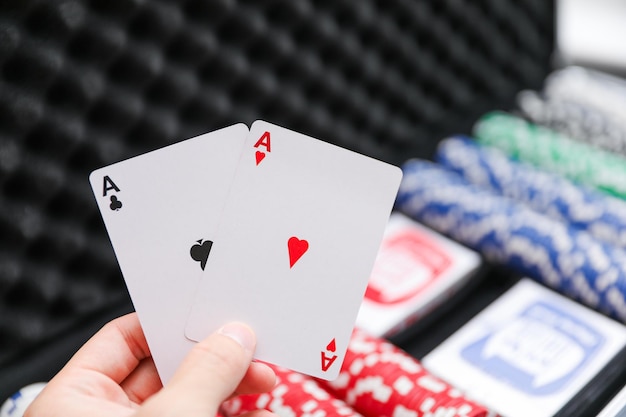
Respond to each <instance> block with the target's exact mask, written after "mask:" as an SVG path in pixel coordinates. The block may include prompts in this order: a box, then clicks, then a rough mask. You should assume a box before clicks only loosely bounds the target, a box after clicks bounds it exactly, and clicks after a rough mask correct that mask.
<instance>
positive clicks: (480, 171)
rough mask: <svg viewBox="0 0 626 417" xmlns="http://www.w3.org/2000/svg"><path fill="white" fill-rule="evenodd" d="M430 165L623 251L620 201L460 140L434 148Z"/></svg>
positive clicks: (624, 205)
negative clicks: (437, 163) (437, 164)
mask: <svg viewBox="0 0 626 417" xmlns="http://www.w3.org/2000/svg"><path fill="white" fill-rule="evenodd" d="M435 159H436V160H437V162H439V163H440V164H441V165H443V166H445V167H446V168H448V169H450V170H452V171H454V172H456V173H457V174H459V175H460V176H462V177H463V179H465V180H466V181H468V182H469V183H472V184H475V185H478V186H481V187H484V188H487V189H489V190H491V191H493V192H495V193H497V194H499V195H503V196H505V197H510V198H513V199H515V200H517V201H519V202H521V203H524V204H526V205H528V206H529V207H531V208H533V209H534V210H536V211H538V212H540V213H543V214H545V215H547V216H549V217H551V218H553V219H555V220H559V221H563V222H567V223H569V224H571V225H572V226H573V227H575V228H577V229H581V230H584V231H586V232H588V233H589V234H591V235H592V236H594V237H595V238H597V239H600V240H603V241H605V242H607V243H609V244H612V245H616V246H619V247H622V248H626V201H624V200H622V199H618V198H615V197H611V196H609V195H607V194H604V193H600V192H598V191H595V190H593V189H590V188H586V187H584V186H582V185H577V184H575V183H573V182H571V181H569V180H567V179H565V178H563V177H561V176H558V175H555V174H552V173H548V172H545V171H541V170H539V169H537V168H535V167H534V166H532V165H529V164H524V163H521V162H518V161H514V160H512V159H510V158H509V157H507V156H506V155H505V154H504V153H503V152H501V151H499V150H498V149H495V148H490V147H485V146H482V145H479V144H478V143H476V142H475V141H473V140H472V139H470V138H468V137H466V136H457V137H452V138H448V139H446V140H443V141H442V142H440V144H439V147H438V149H437V153H436V155H435Z"/></svg>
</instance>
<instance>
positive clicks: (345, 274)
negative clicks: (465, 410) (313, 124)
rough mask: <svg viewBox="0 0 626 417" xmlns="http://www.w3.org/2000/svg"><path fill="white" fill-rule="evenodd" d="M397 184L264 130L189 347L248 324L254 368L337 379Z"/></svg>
mask: <svg viewBox="0 0 626 417" xmlns="http://www.w3.org/2000/svg"><path fill="white" fill-rule="evenodd" d="M401 177H402V172H401V170H400V169H399V168H398V167H395V166H393V165H389V164H387V163H384V162H381V161H378V160H375V159H373V158H370V157H367V156H364V155H361V154H358V153H355V152H352V151H349V150H346V149H343V148H340V147H337V146H335V145H331V144H329V143H326V142H323V141H320V140H317V139H314V138H311V137H309V136H306V135H303V134H300V133H296V132H293V131H291V130H288V129H285V128H282V127H280V126H276V125H273V124H270V123H268V122H265V121H256V122H255V123H254V124H253V125H252V127H251V129H250V133H249V134H248V136H247V139H246V141H245V143H244V145H243V151H242V153H241V157H240V159H239V162H238V168H237V172H236V174H235V177H234V180H233V182H232V186H231V190H230V193H229V196H228V197H227V199H226V203H225V205H224V210H223V216H222V217H221V220H220V222H219V226H218V230H217V232H216V235H215V236H216V237H215V240H214V241H215V243H214V245H213V247H212V250H211V256H210V257H209V259H208V261H207V263H206V268H205V270H204V272H203V273H202V277H201V279H200V284H199V286H198V289H197V291H196V294H195V299H193V301H192V306H191V312H190V315H189V317H188V321H187V325H186V335H187V337H188V338H190V339H191V340H195V341H198V340H201V339H203V338H204V337H206V336H207V335H209V334H210V333H212V332H213V331H215V330H217V329H218V328H219V327H221V326H222V325H224V324H225V323H227V322H230V321H235V320H236V321H242V322H244V323H247V324H248V325H250V326H251V327H252V329H254V331H255V333H256V336H257V350H256V354H255V357H256V359H259V360H262V361H266V362H270V363H273V364H277V365H280V366H284V367H287V368H290V369H292V370H295V371H299V372H302V373H306V374H309V375H312V376H315V377H319V378H322V379H326V380H332V379H334V378H336V376H337V375H338V373H339V369H340V368H341V363H342V362H343V356H344V355H345V351H346V349H347V345H348V341H349V339H350V335H351V332H352V329H353V326H354V322H355V320H356V315H357V312H358V309H359V306H360V304H361V301H362V298H363V294H364V292H365V289H366V286H367V281H368V278H369V274H370V272H371V269H372V267H373V263H374V260H375V258H376V254H377V251H378V247H379V245H380V242H381V239H382V236H383V232H384V229H385V225H386V223H387V221H388V219H389V215H390V212H391V209H392V207H393V203H394V200H395V196H396V193H397V190H398V187H399V184H400V180H401Z"/></svg>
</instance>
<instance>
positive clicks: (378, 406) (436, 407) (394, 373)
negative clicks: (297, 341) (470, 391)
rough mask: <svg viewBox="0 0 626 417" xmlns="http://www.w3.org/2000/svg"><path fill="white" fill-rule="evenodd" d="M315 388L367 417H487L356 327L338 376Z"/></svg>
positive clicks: (395, 350)
mask: <svg viewBox="0 0 626 417" xmlns="http://www.w3.org/2000/svg"><path fill="white" fill-rule="evenodd" d="M321 384H322V385H323V386H324V387H325V388H327V389H328V390H329V391H331V392H332V393H334V394H335V395H336V396H337V397H339V398H342V399H343V400H344V401H345V402H346V403H347V404H349V405H351V406H352V407H353V408H354V409H355V410H357V411H358V412H360V413H361V414H363V415H364V416H367V417H393V416H450V417H486V416H487V415H489V410H488V409H487V408H485V407H483V406H481V405H478V404H476V403H474V402H473V401H470V400H468V399H467V398H465V397H464V396H463V395H462V393H461V392H460V391H459V390H457V389H456V388H454V387H452V386H451V385H449V384H447V383H446V382H444V381H443V380H441V379H439V378H436V377H435V376H433V375H432V374H430V373H429V372H428V371H427V370H425V369H424V368H423V367H422V365H421V364H420V363H419V362H418V361H416V360H415V359H413V358H412V357H411V356H409V355H408V354H407V353H405V352H403V351H402V350H400V349H399V348H397V347H396V346H394V345H392V344H391V343H389V342H387V341H385V340H383V339H380V338H375V337H372V336H369V335H368V334H367V333H365V332H363V331H361V330H358V329H357V330H355V331H354V333H353V335H352V339H351V340H350V345H349V347H348V353H347V354H346V358H345V360H344V364H343V366H342V370H341V372H340V373H339V377H338V378H337V379H336V380H335V381H332V382H327V381H322V382H321Z"/></svg>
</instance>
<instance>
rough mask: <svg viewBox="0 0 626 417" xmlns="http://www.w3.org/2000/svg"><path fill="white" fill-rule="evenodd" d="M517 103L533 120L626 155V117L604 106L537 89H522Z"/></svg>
mask: <svg viewBox="0 0 626 417" xmlns="http://www.w3.org/2000/svg"><path fill="white" fill-rule="evenodd" d="M517 105H518V107H519V109H520V110H521V112H522V114H523V116H524V117H526V118H527V119H528V120H530V121H531V122H533V123H535V124H538V125H542V126H545V127H547V128H550V129H552V130H554V131H556V132H559V133H561V134H562V135H564V136H567V137H569V138H571V139H574V140H577V141H579V142H584V143H590V144H592V145H594V146H597V147H598V148H600V149H604V150H606V151H609V152H615V153H617V154H620V155H626V117H624V118H622V119H619V118H616V117H615V116H612V115H610V114H606V113H604V112H603V111H601V110H600V109H598V108H596V107H593V106H591V105H588V104H586V103H581V102H577V101H572V100H571V99H564V98H560V97H558V96H557V97H554V96H545V95H543V94H542V93H540V92H536V91H529V90H527V91H522V92H520V93H519V94H518V95H517Z"/></svg>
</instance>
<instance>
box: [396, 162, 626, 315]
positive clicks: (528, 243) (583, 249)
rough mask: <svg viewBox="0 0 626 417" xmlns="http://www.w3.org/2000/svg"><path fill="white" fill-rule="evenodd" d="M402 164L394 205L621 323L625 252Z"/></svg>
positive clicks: (440, 170) (439, 170) (422, 167)
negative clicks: (400, 180) (400, 182)
mask: <svg viewBox="0 0 626 417" xmlns="http://www.w3.org/2000/svg"><path fill="white" fill-rule="evenodd" d="M402 170H403V172H404V178H403V180H402V184H401V186H400V190H399V193H398V198H397V202H396V207H397V209H398V210H400V211H402V212H404V213H405V214H407V215H409V216H411V217H413V218H414V219H415V220H417V221H420V222H422V223H424V224H426V225H427V226H429V227H431V228H433V229H435V230H437V231H439V232H441V233H443V234H446V235H448V236H450V237H452V238H453V239H455V240H457V241H459V242H460V243H463V244H465V245H467V246H469V247H471V248H473V249H475V250H477V251H479V252H480V253H482V254H483V256H484V257H485V258H486V259H487V260H490V261H492V262H495V263H500V264H504V265H507V266H508V267H510V268H512V269H514V270H516V271H518V272H519V273H521V274H523V275H527V276H529V277H531V278H533V279H535V280H537V281H540V282H543V283H545V284H546V285H548V286H550V287H552V288H554V289H556V290H557V291H559V292H561V293H563V294H565V295H567V296H569V297H571V298H574V299H576V300H578V301H580V302H582V303H584V304H587V305H588V306H590V307H592V308H594V309H596V310H598V311H601V312H603V313H605V314H607V315H609V316H611V317H614V318H616V319H619V320H621V321H624V322H626V300H625V294H626V252H625V251H624V250H622V249H620V248H617V247H615V246H612V245H608V244H606V243H605V242H602V241H600V240H598V239H595V238H593V237H592V236H591V235H589V234H588V233H586V232H584V231H580V230H578V229H576V228H574V227H572V226H570V225H569V224H566V223H563V222H560V221H556V220H554V219H552V218H550V217H548V216H546V215H544V214H541V213H539V212H536V211H534V210H532V209H530V208H528V207H527V206H524V205H523V204H520V203H518V202H516V201H515V200H513V199H510V198H507V197H503V196H499V195H497V194H495V193H493V192H491V191H489V190H486V189H484V188H481V187H479V186H476V185H473V184H470V183H468V182H467V181H465V180H464V179H463V178H462V177H461V176H459V175H458V174H456V173H455V172H453V171H451V170H448V169H445V168H444V167H442V166H440V165H437V164H435V163H432V162H427V161H422V160H411V161H408V162H406V163H405V164H404V165H403V167H402Z"/></svg>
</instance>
